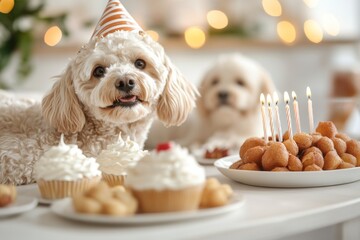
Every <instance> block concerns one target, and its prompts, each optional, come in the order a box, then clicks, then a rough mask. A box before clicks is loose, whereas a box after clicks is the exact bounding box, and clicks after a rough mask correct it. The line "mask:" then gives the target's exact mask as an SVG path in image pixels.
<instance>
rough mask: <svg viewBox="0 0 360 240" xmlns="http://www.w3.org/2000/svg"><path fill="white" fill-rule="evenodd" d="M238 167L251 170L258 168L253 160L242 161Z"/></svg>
mask: <svg viewBox="0 0 360 240" xmlns="http://www.w3.org/2000/svg"><path fill="white" fill-rule="evenodd" d="M238 169H240V170H251V171H259V170H260V168H259V166H258V165H257V164H256V163H254V162H251V163H244V164H243V165H241V166H240V167H239V168H238Z"/></svg>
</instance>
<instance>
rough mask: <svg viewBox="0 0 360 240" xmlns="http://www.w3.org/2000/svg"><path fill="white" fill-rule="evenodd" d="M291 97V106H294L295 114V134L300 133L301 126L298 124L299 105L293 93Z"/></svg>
mask: <svg viewBox="0 0 360 240" xmlns="http://www.w3.org/2000/svg"><path fill="white" fill-rule="evenodd" d="M291 95H292V97H293V100H294V101H293V106H294V113H295V122H296V132H297V133H301V124H300V114H299V104H298V101H297V96H296V93H295V92H294V91H292V93H291Z"/></svg>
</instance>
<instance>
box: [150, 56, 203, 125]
mask: <svg viewBox="0 0 360 240" xmlns="http://www.w3.org/2000/svg"><path fill="white" fill-rule="evenodd" d="M164 65H165V67H166V68H167V70H168V75H167V79H166V84H165V88H164V91H163V93H162V94H161V95H160V98H159V102H158V105H157V109H156V111H157V115H158V117H159V119H160V120H161V121H162V122H163V123H164V125H165V126H166V127H169V126H179V125H181V124H182V123H183V122H184V121H185V120H186V118H187V116H188V114H189V113H190V112H191V110H192V109H193V108H194V107H195V99H196V97H197V96H198V95H199V93H198V91H197V90H196V87H195V86H194V85H193V84H192V83H190V82H188V81H187V80H185V78H184V77H183V76H182V74H181V73H180V72H179V70H178V69H177V68H176V67H175V66H174V65H173V64H172V63H171V61H170V59H169V58H168V57H167V56H165V59H164Z"/></svg>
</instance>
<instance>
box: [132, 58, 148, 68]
mask: <svg viewBox="0 0 360 240" xmlns="http://www.w3.org/2000/svg"><path fill="white" fill-rule="evenodd" d="M134 65H135V67H136V68H138V69H144V68H145V67H146V63H145V61H144V60H142V59H137V60H136V61H135V63H134Z"/></svg>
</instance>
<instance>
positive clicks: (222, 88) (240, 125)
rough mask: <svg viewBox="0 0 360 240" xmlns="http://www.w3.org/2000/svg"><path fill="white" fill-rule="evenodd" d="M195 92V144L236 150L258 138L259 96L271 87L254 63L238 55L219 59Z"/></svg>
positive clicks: (262, 72)
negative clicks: (197, 132) (197, 124)
mask: <svg viewBox="0 0 360 240" xmlns="http://www.w3.org/2000/svg"><path fill="white" fill-rule="evenodd" d="M199 89H200V94H201V98H199V99H198V102H197V110H198V113H199V118H200V125H199V129H200V131H199V135H198V136H197V137H198V138H197V142H199V143H200V144H205V145H208V146H210V147H211V146H217V145H223V146H228V147H230V148H235V149H238V148H239V147H240V145H241V144H242V142H243V141H244V140H245V139H246V138H248V137H254V136H258V137H260V136H262V123H261V114H260V103H259V96H260V94H261V93H264V94H265V95H266V94H267V93H272V92H273V91H274V86H273V82H272V81H271V80H270V77H269V75H268V74H267V73H266V72H265V70H264V69H263V68H262V67H261V66H260V65H259V64H258V63H256V62H255V61H253V60H251V59H250V58H247V57H245V56H243V55H240V54H230V55H223V56H220V57H219V59H218V60H217V61H216V62H215V64H214V65H213V66H212V67H211V68H210V69H209V70H208V72H207V73H206V74H205V77H204V79H203V80H202V81H201V84H200V87H199Z"/></svg>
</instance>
